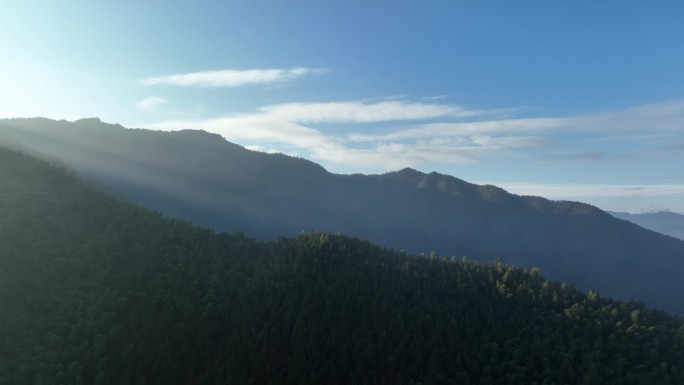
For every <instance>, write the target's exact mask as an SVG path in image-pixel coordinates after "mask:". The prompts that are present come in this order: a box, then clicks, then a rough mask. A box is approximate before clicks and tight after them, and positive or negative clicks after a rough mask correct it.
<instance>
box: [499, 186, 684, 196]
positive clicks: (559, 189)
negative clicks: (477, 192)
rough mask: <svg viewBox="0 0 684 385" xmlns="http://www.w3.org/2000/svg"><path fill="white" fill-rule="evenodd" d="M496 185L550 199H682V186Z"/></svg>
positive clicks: (683, 187)
mask: <svg viewBox="0 0 684 385" xmlns="http://www.w3.org/2000/svg"><path fill="white" fill-rule="evenodd" d="M497 185H498V186H500V187H501V188H504V189H506V190H508V191H509V192H512V193H515V194H519V195H535V196H544V197H547V198H550V199H565V198H568V197H576V198H584V197H606V198H610V197H613V198H617V197H650V196H654V195H656V196H662V195H679V196H682V197H684V184H638V185H637V184H583V183H558V184H544V183H541V184H535V183H498V184H497Z"/></svg>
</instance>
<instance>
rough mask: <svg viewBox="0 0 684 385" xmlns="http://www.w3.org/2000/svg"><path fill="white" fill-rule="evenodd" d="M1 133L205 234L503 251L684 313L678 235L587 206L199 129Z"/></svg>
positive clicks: (472, 252)
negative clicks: (336, 237)
mask: <svg viewBox="0 0 684 385" xmlns="http://www.w3.org/2000/svg"><path fill="white" fill-rule="evenodd" d="M0 131H2V132H4V134H5V136H10V137H11V138H12V141H13V142H14V143H15V146H17V143H18V145H19V146H23V147H24V148H25V149H27V151H30V152H32V153H34V154H39V155H40V156H42V157H45V158H48V159H53V160H57V161H59V162H60V163H62V164H65V165H67V166H68V167H71V168H73V169H74V170H76V171H77V172H79V173H81V174H82V175H85V176H87V177H88V178H90V179H91V180H93V181H96V182H97V183H99V184H101V185H103V186H106V187H107V188H108V189H109V190H110V191H113V192H115V193H116V194H118V195H120V196H123V197H126V198H127V199H130V200H132V201H134V202H138V203H141V204H144V205H146V206H148V207H151V208H153V209H156V210H159V211H162V212H164V213H166V214H168V215H171V216H175V217H179V218H184V219H187V220H190V221H193V222H194V223H197V224H201V225H204V226H209V227H211V228H213V229H216V230H227V231H238V230H242V231H245V232H246V233H247V234H250V235H253V236H256V237H259V238H262V239H274V238H276V237H277V236H279V235H293V234H297V233H299V232H301V231H312V230H314V231H327V232H343V233H346V234H350V235H353V236H358V237H362V238H365V239H369V240H371V241H373V242H376V243H378V244H381V245H383V246H390V247H393V248H395V249H405V250H407V251H409V252H413V253H418V252H426V253H430V252H431V251H435V252H437V253H438V254H440V255H443V256H451V255H455V256H457V257H459V258H460V257H461V256H464V255H465V256H467V257H468V258H472V259H475V260H490V261H491V260H493V259H495V258H501V260H502V261H504V262H506V263H512V264H515V265H517V266H521V267H532V266H537V267H540V268H541V269H542V271H543V272H544V273H545V274H546V275H547V276H549V277H551V278H554V279H561V280H564V281H568V282H571V283H574V284H576V285H577V286H578V287H580V288H582V289H585V290H588V289H592V288H593V289H597V290H599V291H600V292H601V293H603V294H606V295H611V296H615V297H618V298H622V299H630V298H634V299H637V300H644V301H646V302H647V303H648V304H650V305H653V306H658V307H662V308H665V309H668V310H669V311H672V312H677V313H684V301H683V300H682V296H681V293H682V292H684V280H682V279H681V277H682V276H684V242H683V241H681V240H676V239H673V238H670V237H665V236H662V235H660V234H657V233H654V232H652V231H648V230H644V229H642V228H640V227H638V226H636V225H633V224H631V223H627V222H625V221H622V220H619V219H616V218H614V217H612V216H610V215H608V214H606V213H605V212H603V211H601V210H599V209H597V208H596V207H593V206H589V205H586V204H582V203H576V202H552V201H549V200H546V199H543V198H537V197H521V196H516V195H512V194H509V193H507V192H505V191H504V190H502V189H500V188H497V187H494V186H478V185H474V184H470V183H467V182H465V181H462V180H459V179H457V178H454V177H451V176H447V175H441V174H437V173H430V174H425V173H421V172H418V171H415V170H411V169H404V170H401V171H398V172H392V173H387V174H383V175H358V174H357V175H336V174H331V173H328V172H327V171H325V170H324V169H323V168H322V167H320V166H319V165H317V164H315V163H312V162H310V161H307V160H304V159H298V158H292V157H288V156H285V155H280V154H278V155H271V154H264V153H258V152H253V151H249V150H246V149H244V148H243V147H240V146H237V145H235V144H232V143H229V142H227V141H225V140H224V139H222V138H221V137H219V136H217V135H214V134H208V133H205V132H201V131H180V132H154V131H147V130H128V129H124V128H123V127H121V126H118V125H110V124H105V123H102V122H100V121H99V120H96V119H87V120H81V121H78V122H75V123H70V122H65V121H60V122H55V121H51V120H46V119H13V120H3V121H0Z"/></svg>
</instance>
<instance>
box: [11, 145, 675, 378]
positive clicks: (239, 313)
mask: <svg viewBox="0 0 684 385" xmlns="http://www.w3.org/2000/svg"><path fill="white" fill-rule="evenodd" d="M0 180H1V181H2V183H0V314H2V317H0V341H2V343H0V383H1V384H18V385H21V384H97V385H100V384H165V385H167V384H217V383H227V384H234V383H235V384H237V383H243V384H247V383H253V384H418V383H422V384H453V383H458V384H500V383H510V384H534V383H537V384H551V383H557V384H565V383H572V384H646V383H654V384H655V383H657V384H681V383H683V382H684V325H683V323H682V321H681V320H680V319H675V318H673V317H671V316H669V315H667V314H666V313H664V312H661V311H656V310H650V309H648V308H645V307H643V306H642V305H639V304H635V303H620V302H615V301H612V300H608V299H605V298H603V297H601V296H600V295H598V294H596V293H593V292H592V293H589V294H588V295H587V294H584V293H582V292H579V291H577V290H575V289H573V288H571V287H568V286H566V285H563V284H559V283H554V282H549V281H547V280H545V279H544V278H543V277H541V276H540V275H539V272H538V271H537V270H520V269H515V268H513V267H510V266H507V265H504V264H501V263H495V264H491V265H479V264H475V263H471V262H467V261H461V260H457V259H447V260H442V259H439V258H437V257H436V256H434V255H433V256H431V257H429V258H422V257H412V256H407V255H404V254H403V253H397V252H394V251H391V250H387V249H381V248H378V247H375V246H373V245H371V244H370V243H367V242H363V241H359V240H356V239H353V238H349V237H345V236H342V235H328V234H323V233H312V234H304V235H299V236H297V237H294V238H280V239H279V240H277V241H272V242H267V243H264V242H257V241H255V240H253V239H251V238H247V237H245V236H243V235H241V234H233V235H229V234H214V233H213V232H211V231H209V230H204V229H201V228H197V227H192V226H190V225H188V224H187V223H185V222H182V221H178V220H171V219H166V218H163V217H162V216H160V215H159V214H155V213H152V212H150V211H148V210H146V209H142V208H138V207H134V206H131V205H130V204H126V203H122V202H120V201H118V200H116V199H114V198H111V197H109V196H107V195H105V194H103V193H101V192H99V191H98V190H97V189H95V188H92V187H90V186H89V185H87V184H85V183H83V182H81V181H79V180H78V179H77V178H76V177H75V176H74V175H71V174H69V173H68V172H65V171H63V170H59V169H55V168H54V167H52V166H50V165H48V164H47V163H45V162H42V161H37V160H35V159H31V158H29V157H27V156H24V155H21V154H18V153H16V152H12V151H8V150H2V149H0Z"/></svg>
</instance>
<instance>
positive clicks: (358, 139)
mask: <svg viewBox="0 0 684 385" xmlns="http://www.w3.org/2000/svg"><path fill="white" fill-rule="evenodd" d="M510 111H512V110H510V109H509V110H470V109H466V108H464V107H461V106H458V105H453V104H443V103H438V102H435V103H427V102H422V103H413V102H407V101H402V100H389V101H387V100H385V101H379V102H364V101H346V102H329V103H285V104H276V105H269V106H264V107H261V108H259V109H257V111H256V112H254V113H250V114H242V115H234V116H229V117H224V118H217V119H210V120H202V121H168V122H161V123H158V124H155V125H152V126H149V127H150V128H155V129H163V130H179V129H187V128H194V129H203V130H206V131H210V132H215V133H218V134H221V135H223V136H224V137H225V138H226V139H228V140H231V141H235V142H237V143H241V144H246V145H249V146H268V148H278V147H279V146H283V148H286V149H288V150H290V151H296V152H298V153H300V154H301V156H304V157H309V158H312V159H314V160H317V161H321V162H323V163H326V164H327V165H328V166H331V165H337V166H341V167H342V168H343V169H344V168H352V169H355V170H361V171H364V172H375V171H385V170H391V169H396V168H399V167H406V166H411V167H416V166H420V165H422V164H430V163H431V164H442V165H455V164H465V163H472V162H478V161H480V160H483V159H486V158H487V157H491V156H500V155H504V154H507V155H511V154H512V155H517V156H523V157H536V160H537V161H538V162H548V161H549V160H553V161H556V162H573V161H578V160H579V161H583V162H597V161H604V160H606V159H609V160H610V159H627V158H629V156H628V155H629V154H627V153H619V152H616V151H623V152H624V151H635V153H638V154H639V156H645V155H644V154H645V153H646V152H647V151H646V150H643V151H642V148H640V147H638V146H646V144H645V143H648V147H647V148H646V147H644V149H647V150H648V151H651V152H653V151H656V152H659V153H662V152H663V150H662V149H659V148H658V145H659V144H660V145H662V146H665V145H666V144H670V145H671V143H676V141H673V140H672V137H673V136H677V135H679V138H680V139H681V141H684V138H681V133H680V132H681V128H682V127H684V103H670V104H667V105H662V106H661V105H649V106H642V107H637V108H633V109H627V110H624V111H616V112H610V113H605V114H599V115H592V116H579V117H556V118H501V114H502V113H503V114H504V115H505V116H507V115H508V114H509V113H510ZM680 122H681V123H682V124H680ZM369 123H374V124H375V125H374V128H373V129H372V130H367V129H365V132H363V133H362V132H359V131H356V132H355V130H358V129H356V128H354V125H359V124H369ZM380 123H382V124H380ZM325 124H336V125H337V130H336V131H335V133H332V132H331V131H326V130H328V129H329V127H326V126H325ZM676 127H679V129H675V128H676ZM342 129H343V130H347V131H342ZM569 137H572V140H567V138H569ZM635 137H639V138H640V140H639V141H635V140H634V138H635ZM619 138H624V140H629V141H631V142H632V143H633V144H632V146H631V147H630V146H626V147H625V148H627V149H623V147H620V148H619V149H618V148H617V147H616V146H614V145H613V143H615V141H616V140H618V139H619ZM587 146H588V147H587ZM523 149H524V150H525V151H523ZM635 149H636V150H635ZM527 150H533V151H527ZM637 150H639V151H637ZM564 188H565V187H564ZM566 191H567V190H566Z"/></svg>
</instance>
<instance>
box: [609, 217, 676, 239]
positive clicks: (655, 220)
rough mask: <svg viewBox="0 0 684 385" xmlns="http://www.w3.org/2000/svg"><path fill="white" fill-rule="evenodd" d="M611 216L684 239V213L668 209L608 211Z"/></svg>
mask: <svg viewBox="0 0 684 385" xmlns="http://www.w3.org/2000/svg"><path fill="white" fill-rule="evenodd" d="M608 213H610V214H611V215H612V216H614V217H616V218H620V219H624V220H626V221H630V222H632V223H636V224H637V225H639V226H641V227H643V228H645V229H649V230H653V231H657V232H659V233H661V234H665V235H669V236H671V237H675V238H679V239H684V215H682V214H678V213H673V212H670V211H659V212H654V213H642V214H630V213H622V212H615V211H609V212H608Z"/></svg>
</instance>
